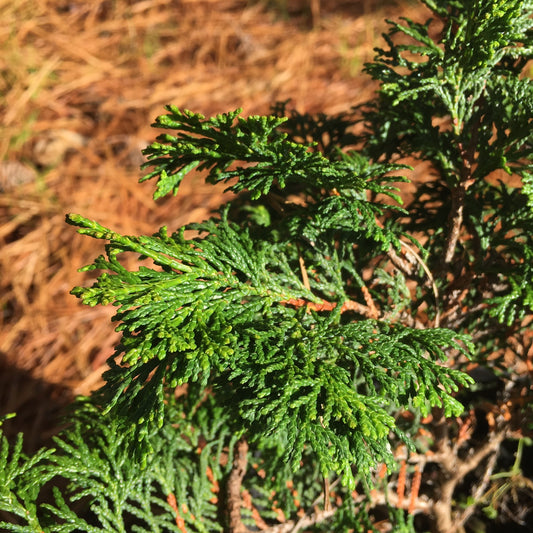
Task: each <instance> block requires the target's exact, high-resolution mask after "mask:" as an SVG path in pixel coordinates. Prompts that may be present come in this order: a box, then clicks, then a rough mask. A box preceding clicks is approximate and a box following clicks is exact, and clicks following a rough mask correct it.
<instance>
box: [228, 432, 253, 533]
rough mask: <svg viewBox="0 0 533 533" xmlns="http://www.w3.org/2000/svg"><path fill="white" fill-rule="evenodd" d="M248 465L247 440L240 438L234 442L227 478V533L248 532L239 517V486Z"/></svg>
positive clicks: (240, 504)
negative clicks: (230, 466) (230, 467)
mask: <svg viewBox="0 0 533 533" xmlns="http://www.w3.org/2000/svg"><path fill="white" fill-rule="evenodd" d="M247 466H248V442H247V441H246V439H244V438H242V439H240V440H239V441H237V443H236V444H235V449H234V457H233V468H232V469H231V473H230V475H229V478H228V486H227V498H228V500H227V505H228V518H229V529H228V533H248V532H249V529H248V528H247V527H246V526H245V525H244V524H243V523H242V519H241V507H242V500H241V486H242V480H243V478H244V475H245V474H246V468H247Z"/></svg>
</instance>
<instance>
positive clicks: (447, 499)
mask: <svg viewBox="0 0 533 533" xmlns="http://www.w3.org/2000/svg"><path fill="white" fill-rule="evenodd" d="M505 435H506V431H505V430H500V431H498V432H497V433H495V434H493V435H492V436H491V437H490V438H489V440H488V441H487V442H486V443H485V444H483V445H482V446H480V447H479V448H478V449H477V450H476V451H475V452H474V453H473V454H472V455H469V456H468V458H467V459H465V460H464V461H462V460H460V459H459V458H458V457H457V456H456V455H455V454H454V453H453V451H452V448H451V447H450V446H449V445H448V446H446V447H443V448H442V449H441V453H443V452H444V450H447V452H448V453H446V454H445V455H443V456H442V457H441V458H440V461H438V462H439V463H440V465H441V467H442V470H443V476H442V477H443V482H442V484H441V486H440V494H439V497H438V498H437V499H436V500H435V502H434V504H433V513H434V516H435V521H436V530H437V532H438V533H455V532H456V531H457V530H458V526H459V522H458V521H457V520H455V519H454V516H453V511H452V509H453V495H454V492H455V488H456V487H457V484H458V483H460V482H461V481H462V480H463V479H464V477H465V476H466V475H467V474H468V473H469V472H472V470H474V469H475V468H477V466H478V465H479V464H480V463H481V461H483V460H484V459H485V458H486V457H487V456H489V455H490V454H493V453H497V452H498V449H499V447H500V445H501V443H502V441H503V440H504V438H505Z"/></svg>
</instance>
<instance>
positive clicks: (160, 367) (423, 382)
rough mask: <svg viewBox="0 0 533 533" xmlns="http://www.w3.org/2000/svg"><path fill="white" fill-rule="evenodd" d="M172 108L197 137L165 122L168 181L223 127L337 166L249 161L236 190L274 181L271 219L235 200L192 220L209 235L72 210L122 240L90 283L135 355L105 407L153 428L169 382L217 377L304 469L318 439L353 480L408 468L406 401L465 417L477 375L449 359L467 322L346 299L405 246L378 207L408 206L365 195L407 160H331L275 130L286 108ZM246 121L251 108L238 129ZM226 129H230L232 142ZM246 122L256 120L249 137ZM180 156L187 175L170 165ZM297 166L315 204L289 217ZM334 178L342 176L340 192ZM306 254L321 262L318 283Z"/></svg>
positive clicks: (243, 420)
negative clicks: (283, 169)
mask: <svg viewBox="0 0 533 533" xmlns="http://www.w3.org/2000/svg"><path fill="white" fill-rule="evenodd" d="M169 109H170V111H171V113H172V115H171V116H169V118H168V119H165V120H163V119H160V120H159V121H158V124H161V123H163V124H165V125H171V126H175V127H178V126H179V127H180V128H182V127H183V128H184V129H185V130H186V131H187V132H188V133H187V137H186V138H187V142H186V143H185V142H182V141H181V140H179V141H176V138H172V139H170V138H169V137H168V136H167V135H164V136H163V138H164V139H165V140H168V141H169V142H170V143H171V145H172V149H173V150H172V152H170V154H171V155H168V157H167V152H168V150H167V149H166V148H165V149H163V148H162V145H161V144H159V143H155V144H154V145H152V146H151V147H150V148H149V149H148V150H147V152H148V153H149V154H150V155H151V156H152V157H153V158H154V164H155V165H157V171H158V174H156V172H155V171H154V172H152V173H150V174H149V176H152V177H153V176H156V175H157V176H159V179H160V181H159V186H158V190H159V191H161V188H162V186H163V185H161V183H165V184H166V185H164V187H168V184H169V183H170V178H171V177H172V176H173V177H174V185H172V186H171V187H168V190H171V189H175V188H176V187H177V186H178V184H179V181H181V177H182V174H181V171H180V169H181V168H185V166H186V164H187V163H186V162H188V161H189V160H190V159H191V158H193V157H196V156H197V154H198V153H200V152H201V153H205V152H204V151H202V149H201V146H203V145H204V141H205V140H206V139H211V138H213V139H214V138H216V139H217V142H219V143H221V144H222V143H223V145H224V153H228V154H230V153H231V154H245V155H246V150H244V149H243V147H242V144H241V143H242V142H243V139H244V140H245V141H246V143H248V144H250V145H251V146H252V147H253V154H258V153H259V154H271V156H269V157H274V155H273V154H278V152H279V151H281V155H282V157H283V158H284V159H285V160H287V161H290V162H291V163H290V164H291V168H293V169H295V168H299V167H302V168H305V166H306V164H307V160H310V161H313V165H314V161H315V160H317V161H320V167H321V171H320V172H319V173H317V174H316V175H315V174H314V173H313V171H312V170H309V171H308V173H307V174H303V175H304V176H305V180H303V178H302V176H300V174H299V172H296V171H295V170H294V171H291V172H292V173H291V172H289V171H288V170H287V172H288V174H287V175H286V180H285V181H283V182H281V181H280V180H276V182H275V184H274V181H272V183H269V184H268V187H266V186H265V180H266V178H265V174H266V175H267V176H270V177H272V176H271V174H270V173H269V172H265V171H264V169H262V168H261V170H260V171H259V170H257V172H256V171H252V170H251V168H252V167H247V170H250V171H249V172H247V173H245V176H244V178H243V181H244V183H241V179H240V174H238V175H239V182H237V183H236V184H234V185H233V189H234V190H240V189H242V188H246V189H248V190H249V191H251V193H252V198H254V197H256V196H258V194H257V191H259V190H261V194H262V195H264V196H265V200H264V203H261V204H258V203H252V204H251V207H252V209H255V212H256V213H257V210H258V209H259V208H260V207H261V208H262V209H263V210H264V211H265V213H266V214H265V219H264V221H263V222H262V224H261V225H259V226H257V224H254V220H253V217H251V216H250V215H247V213H250V211H249V210H248V211H247V210H245V211H244V215H242V214H241V212H242V210H239V209H238V208H237V209H236V211H235V214H234V218H235V219H236V220H239V222H230V221H229V219H228V217H229V216H230V215H229V212H228V209H226V210H224V211H222V213H221V217H220V219H212V220H210V221H207V222H206V223H203V224H196V225H193V226H191V228H193V229H195V230H197V231H198V232H200V234H201V236H200V237H197V238H195V239H192V240H187V239H185V237H184V234H183V231H181V232H177V233H174V234H173V235H171V236H169V235H168V233H167V231H166V229H165V228H163V229H162V230H160V232H159V233H158V234H156V235H154V236H152V237H135V238H133V237H124V236H121V235H117V234H115V233H113V232H112V231H110V230H108V229H106V228H102V227H101V226H99V225H98V224H96V223H95V222H91V221H87V220H85V219H83V218H82V217H79V216H71V217H70V218H69V219H68V220H69V222H70V223H73V224H76V225H77V226H79V227H81V228H82V232H83V233H85V234H88V235H92V236H93V237H96V238H104V239H106V240H108V241H109V244H108V245H107V247H106V248H107V257H106V258H104V257H100V258H98V259H97V261H96V262H95V263H94V264H93V265H91V266H90V267H88V268H89V269H94V268H97V269H104V270H107V271H110V272H111V273H112V274H107V273H105V274H103V275H101V276H100V278H99V279H98V281H97V283H96V284H95V285H94V286H93V287H91V288H77V289H75V291H74V293H75V294H77V295H79V296H80V297H81V298H82V299H83V300H84V302H85V303H88V304H91V305H94V304H98V303H109V302H113V304H114V305H116V306H117V307H118V311H117V315H116V319H117V320H118V321H120V325H119V328H118V329H119V330H121V331H122V332H123V339H122V342H121V345H120V346H119V348H118V353H117V357H118V356H122V359H121V364H120V365H117V364H116V363H114V362H113V363H112V368H111V370H110V371H109V372H107V374H106V375H105V378H106V381H107V384H106V386H105V388H104V390H103V391H102V394H103V396H102V400H101V401H102V405H103V406H104V407H105V410H106V411H109V410H110V409H114V410H115V412H116V413H117V414H121V415H123V416H124V417H125V418H126V419H127V421H128V422H129V423H133V424H135V426H136V428H135V432H136V434H137V437H138V438H139V439H142V438H144V436H145V435H147V434H148V433H149V431H150V427H151V426H150V422H151V421H152V420H153V421H155V423H156V424H157V425H158V426H161V425H162V424H163V423H164V398H165V387H171V388H174V387H176V386H179V385H182V384H185V383H198V384H199V385H200V387H199V388H198V389H197V390H198V394H200V395H201V394H204V393H203V388H205V387H207V386H209V387H210V388H211V389H212V391H213V392H212V393H213V394H215V397H216V398H217V399H218V401H219V403H220V404H222V405H225V406H226V408H227V409H228V412H229V413H231V419H232V424H233V431H234V432H235V433H236V434H237V435H246V436H247V439H248V440H249V441H250V443H256V442H257V443H258V442H261V440H262V439H264V438H271V437H274V438H276V439H278V440H279V441H280V442H284V443H285V454H284V455H285V460H287V461H288V462H289V463H290V464H291V465H292V466H293V468H294V469H296V468H298V465H299V464H300V461H301V457H302V454H303V451H304V447H306V446H310V447H311V449H312V450H313V451H314V452H315V454H316V460H317V461H318V464H319V465H320V470H321V472H322V474H323V475H328V473H329V472H330V471H332V472H335V473H337V474H339V475H340V474H343V480H344V482H345V483H347V484H349V485H351V486H352V487H353V486H355V478H354V475H353V472H352V466H353V465H354V464H355V465H357V467H358V470H359V472H360V473H361V474H363V475H365V476H368V475H369V474H370V471H371V468H372V467H373V466H374V465H375V464H376V462H377V461H379V462H386V463H387V464H389V465H390V466H391V467H392V465H393V457H392V452H391V449H390V447H389V444H388V435H389V433H390V432H391V431H392V432H395V431H396V428H395V422H394V418H393V417H392V416H391V415H390V413H389V411H390V410H391V408H392V409H398V408H399V407H401V406H405V407H407V406H408V405H409V403H410V402H413V403H414V405H416V406H417V407H419V408H421V409H422V411H423V412H425V413H426V414H427V413H428V410H429V407H431V406H437V405H438V406H441V405H444V407H445V410H446V413H447V414H449V415H451V414H456V415H457V414H459V413H460V412H461V411H462V407H461V405H460V404H458V403H457V402H456V401H455V400H454V399H453V396H451V393H453V392H454V391H456V390H457V385H458V384H462V385H464V384H466V383H467V382H468V379H467V378H466V377H465V376H464V375H463V374H461V373H459V372H457V371H454V370H450V369H447V368H446V367H443V366H441V365H440V364H439V363H438V361H439V360H441V359H443V358H445V357H444V354H445V350H450V349H455V350H459V351H462V352H464V348H463V345H464V343H465V342H466V339H465V338H463V337H462V336H461V335H459V334H456V333H454V332H452V331H448V330H438V329H435V330H432V331H431V332H428V331H420V330H416V329H413V328H406V327H404V326H401V325H400V324H398V325H393V324H391V323H389V320H387V319H385V320H376V319H370V318H369V317H364V316H358V313H346V314H343V313H342V312H341V311H342V308H343V306H344V305H345V304H346V302H357V303H358V305H359V306H360V307H361V308H364V306H365V300H364V294H363V291H362V288H363V287H364V281H363V270H364V268H365V267H366V265H367V264H368V263H369V262H370V261H372V260H374V259H375V258H376V257H379V256H381V255H382V254H383V252H385V251H387V250H388V249H389V248H391V247H394V248H397V249H400V247H401V243H400V236H401V234H400V233H398V232H397V231H394V230H392V229H390V228H382V227H381V225H379V224H378V223H377V221H376V216H377V215H379V214H382V213H383V212H385V211H390V210H391V209H392V208H391V207H388V206H386V205H383V204H379V203H377V202H369V201H368V200H366V199H365V195H364V194H363V193H364V191H365V184H366V183H369V185H368V187H366V189H367V190H379V191H380V192H384V191H385V192H386V191H387V188H386V186H381V185H380V179H379V178H380V175H379V174H378V175H377V176H376V173H377V171H378V170H379V171H381V172H384V171H388V170H390V168H391V166H386V167H384V168H383V167H381V166H377V167H374V168H373V169H372V170H373V172H372V171H371V170H369V169H371V168H372V167H371V165H370V164H368V163H365V162H364V161H363V160H362V159H361V157H360V156H355V155H353V154H352V155H351V156H350V155H348V156H346V157H340V156H339V157H335V156H334V157H333V159H332V161H331V162H330V161H329V160H327V159H326V158H324V157H323V156H322V155H320V154H318V153H316V152H310V151H308V149H307V148H305V146H303V145H298V144H295V143H293V142H290V141H286V140H285V138H286V137H285V135H282V134H275V135H274V134H273V132H272V131H273V130H272V121H271V120H258V119H257V118H256V117H252V118H251V119H242V118H239V119H237V117H236V116H235V115H234V114H229V115H227V116H226V115H225V116H224V117H220V116H219V117H216V118H215V119H212V120H208V121H205V120H203V119H201V118H200V117H198V115H191V114H190V113H178V111H177V110H176V109H174V108H169ZM177 117H181V121H180V122H177ZM230 119H231V121H233V120H236V119H237V125H238V126H237V127H236V128H235V127H233V126H232V125H231V124H230ZM276 123H277V124H280V123H281V122H280V121H277V122H276ZM220 129H223V131H224V132H228V133H225V136H224V140H223V139H222V138H221V137H220V136H219V130H220ZM241 130H242V131H245V132H251V133H247V134H246V135H245V136H244V137H243V135H244V134H240V133H239V132H240V131H241ZM202 136H203V137H202ZM182 137H183V136H182V135H178V137H177V139H181V138H182ZM272 137H273V138H274V140H273V141H271V139H272ZM280 139H282V141H281V140H280ZM211 142H212V141H209V143H211ZM281 143H283V144H281ZM160 153H163V154H164V155H165V157H163V156H162V155H158V154H160ZM156 155H157V157H155V156H156ZM212 155H213V154H211V152H209V154H206V155H205V157H206V158H207V159H208V161H209V165H210V166H211V170H210V173H209V176H208V179H215V178H214V176H215V177H216V179H225V176H226V172H225V170H224V169H225V168H226V167H228V166H229V165H231V164H232V163H233V161H231V160H229V156H228V157H224V158H222V160H221V162H220V163H219V161H217V160H215V159H214V158H213V159H212ZM254 157H255V155H254ZM276 157H277V158H278V161H280V158H279V154H278V155H276ZM176 162H180V163H176ZM273 164H274V163H272V162H269V163H268V165H269V166H271V165H273ZM279 164H282V163H279ZM258 166H259V165H258ZM171 167H173V168H174V167H175V168H176V169H177V170H176V172H175V174H171V173H169V171H168V169H169V168H171ZM309 168H311V169H312V168H314V166H311V167H309ZM356 171H358V172H357V174H356V173H355V172H356ZM367 174H371V175H372V177H368V176H367ZM232 175H233V174H232ZM326 176H328V179H326ZM293 177H294V178H293ZM291 178H293V179H294V180H295V186H296V187H298V186H300V185H301V186H300V189H303V191H301V192H300V194H305V195H306V196H307V198H308V200H307V201H308V202H309V206H291V205H286V206H282V207H281V211H282V212H281V213H279V214H278V215H277V216H276V214H275V206H274V207H273V206H272V203H271V202H269V199H270V198H269V196H268V192H269V190H270V189H271V188H272V187H274V186H275V188H276V193H275V194H277V195H279V194H281V190H282V189H283V188H284V187H285V186H287V187H289V186H290V185H293V184H292V182H291V181H290V179H291ZM328 182H329V183H331V186H332V187H331V190H330V191H327V192H326V194H324V187H325V185H326V183H328ZM333 190H334V191H333ZM156 194H159V193H156ZM359 243H361V244H359ZM127 251H130V252H135V253H141V254H142V255H143V256H145V257H147V258H150V259H152V260H153V262H154V268H148V267H141V268H140V269H139V270H138V271H137V272H128V271H126V270H125V269H124V267H123V266H122V265H121V263H120V262H119V260H118V258H117V254H118V253H119V252H127ZM299 260H300V261H301V260H303V263H304V264H305V265H306V275H305V277H306V278H307V279H308V280H309V283H308V286H306V284H305V283H304V281H303V278H302V272H301V270H300V267H299ZM379 298H380V294H379V293H378V294H376V305H377V306H378V307H379V308H384V307H386V306H387V302H385V301H381V300H380V299H379ZM323 302H327V303H328V304H330V306H331V309H329V310H328V311H320V310H318V308H317V310H316V311H315V312H309V311H310V309H309V307H308V305H307V304H309V305H312V304H315V305H316V306H320V305H321V304H323ZM334 306H336V307H334ZM376 318H377V317H376ZM458 341H462V343H463V344H460V343H459V342H458ZM465 353H466V352H465Z"/></svg>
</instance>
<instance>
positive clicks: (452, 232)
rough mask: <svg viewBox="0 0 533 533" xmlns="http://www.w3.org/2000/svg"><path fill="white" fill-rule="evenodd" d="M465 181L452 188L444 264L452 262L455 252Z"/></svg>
mask: <svg viewBox="0 0 533 533" xmlns="http://www.w3.org/2000/svg"><path fill="white" fill-rule="evenodd" d="M465 193H466V186H465V183H464V182H462V181H461V183H459V185H457V187H454V188H453V189H452V208H451V211H450V215H449V216H448V237H447V239H446V247H445V252H444V264H445V265H449V264H450V263H451V262H452V259H453V255H454V253H455V247H456V246H457V241H458V240H459V234H460V232H461V226H462V225H463V211H464V204H465Z"/></svg>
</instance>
